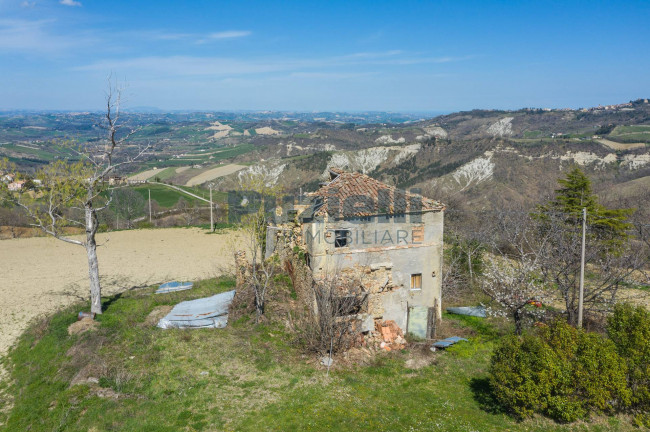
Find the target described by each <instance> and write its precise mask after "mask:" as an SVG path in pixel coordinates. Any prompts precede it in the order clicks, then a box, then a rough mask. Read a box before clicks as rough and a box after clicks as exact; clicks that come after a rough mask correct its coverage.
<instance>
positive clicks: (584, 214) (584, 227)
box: [578, 207, 587, 328]
mask: <svg viewBox="0 0 650 432" xmlns="http://www.w3.org/2000/svg"><path fill="white" fill-rule="evenodd" d="M586 233H587V208H586V207H585V208H583V209H582V256H581V258H580V297H579V298H578V328H582V307H583V301H584V296H585V242H586Z"/></svg>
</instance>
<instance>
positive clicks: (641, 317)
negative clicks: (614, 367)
mask: <svg viewBox="0 0 650 432" xmlns="http://www.w3.org/2000/svg"><path fill="white" fill-rule="evenodd" d="M607 333H608V334H609V337H610V339H611V340H612V341H613V343H614V345H615V346H616V350H617V352H618V354H619V355H620V356H621V357H623V358H624V359H625V361H626V363H627V370H628V376H627V379H628V386H629V388H630V389H631V391H632V406H633V407H634V408H636V409H640V410H641V411H646V412H647V411H648V410H650V312H648V311H647V310H646V309H645V308H643V307H642V306H638V307H636V308H635V307H633V306H632V305H629V304H621V305H616V307H615V308H614V313H613V314H612V315H611V316H610V317H609V319H608V320H607ZM645 419H646V421H648V424H650V417H649V416H646V417H645Z"/></svg>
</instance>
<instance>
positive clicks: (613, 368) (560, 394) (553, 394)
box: [490, 320, 630, 422]
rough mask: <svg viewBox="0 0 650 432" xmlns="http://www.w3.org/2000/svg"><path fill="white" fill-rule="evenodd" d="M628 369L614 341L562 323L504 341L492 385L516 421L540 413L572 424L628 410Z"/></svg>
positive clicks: (494, 363) (496, 358) (492, 371)
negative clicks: (598, 414) (588, 418)
mask: <svg viewBox="0 0 650 432" xmlns="http://www.w3.org/2000/svg"><path fill="white" fill-rule="evenodd" d="M626 370H627V368H626V365H625V361H624V360H623V359H621V357H620V356H619V355H618V353H617V351H616V347H615V346H614V344H613V343H612V342H611V341H609V340H607V339H605V338H603V337H601V336H600V335H597V334H594V333H587V332H584V331H582V330H577V329H575V328H573V327H571V326H570V325H568V324H566V322H564V321H561V320H558V321H556V322H554V323H552V324H551V325H550V326H549V327H545V328H542V329H537V330H535V331H531V332H528V333H527V334H525V335H524V336H522V337H516V336H514V335H513V336H509V337H507V338H505V339H504V340H503V341H502V343H501V344H500V345H499V347H498V348H497V349H496V350H495V353H494V355H493V357H492V361H491V365H490V382H491V385H492V389H493V392H494V396H495V397H496V399H497V400H498V401H499V402H500V403H501V405H502V406H504V407H505V408H506V409H508V410H509V411H510V412H512V413H513V414H515V415H516V416H518V417H527V416H530V415H532V414H533V413H541V414H544V415H547V416H549V417H551V418H553V419H555V420H558V421H562V422H572V421H575V420H577V419H579V418H585V417H587V416H588V415H589V414H590V413H591V412H606V413H611V412H615V411H617V410H619V409H621V408H623V407H625V406H627V405H628V404H629V401H630V391H629V390H628V388H627V382H626Z"/></svg>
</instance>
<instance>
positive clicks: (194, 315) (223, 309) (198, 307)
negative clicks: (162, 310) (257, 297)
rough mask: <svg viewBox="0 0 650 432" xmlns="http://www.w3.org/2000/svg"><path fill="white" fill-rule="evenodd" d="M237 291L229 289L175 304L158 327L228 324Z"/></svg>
mask: <svg viewBox="0 0 650 432" xmlns="http://www.w3.org/2000/svg"><path fill="white" fill-rule="evenodd" d="M234 297H235V291H234V290H232V291H227V292H224V293H221V294H216V295H213V296H212V297H205V298H200V299H196V300H188V301H184V302H181V303H179V304H177V305H176V306H174V308H173V309H172V310H171V312H169V313H168V314H167V315H166V316H165V317H164V318H162V319H161V320H160V321H158V327H160V328H163V329H168V328H223V327H225V326H226V324H228V308H229V307H230V304H231V303H232V300H233V298H234Z"/></svg>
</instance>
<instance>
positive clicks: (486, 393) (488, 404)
mask: <svg viewBox="0 0 650 432" xmlns="http://www.w3.org/2000/svg"><path fill="white" fill-rule="evenodd" d="M469 387H470V389H471V390H472V395H473V397H474V400H475V401H476V402H477V403H478V404H479V407H480V408H481V409H482V410H483V411H485V412H488V413H490V414H506V413H507V412H506V410H505V409H504V408H503V407H502V406H501V405H500V404H499V402H498V401H497V400H496V398H495V397H494V392H493V391H492V386H491V385H490V379H489V378H487V377H484V378H472V379H471V380H470V382H469Z"/></svg>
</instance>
